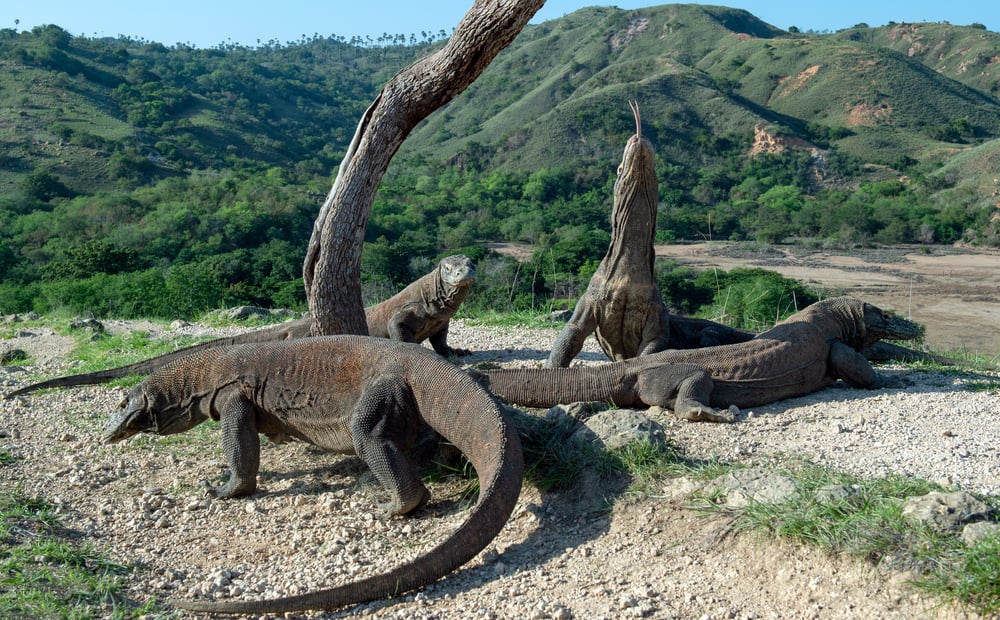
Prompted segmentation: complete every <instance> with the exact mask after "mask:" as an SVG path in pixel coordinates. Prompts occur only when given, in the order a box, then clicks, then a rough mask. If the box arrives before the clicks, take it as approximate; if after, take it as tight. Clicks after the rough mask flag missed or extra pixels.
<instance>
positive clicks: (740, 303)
mask: <svg viewBox="0 0 1000 620" xmlns="http://www.w3.org/2000/svg"><path fill="white" fill-rule="evenodd" d="M695 282H696V286H699V287H707V288H711V290H714V291H715V296H714V299H713V303H712V304H711V305H710V306H707V307H703V308H701V309H700V310H699V311H698V314H699V315H700V316H703V317H705V318H710V319H712V320H715V321H719V322H722V323H726V324H728V325H732V326H734V327H739V328H741V329H750V330H756V331H763V330H766V329H768V328H770V327H771V326H772V325H774V324H775V323H776V322H778V321H780V320H782V319H784V318H786V317H788V316H789V315H791V314H794V313H795V312H798V311H799V310H801V309H803V308H805V307H806V306H808V305H809V304H811V303H813V302H815V301H817V300H818V299H819V297H818V296H817V295H816V294H815V293H814V292H812V291H810V290H808V289H806V288H805V287H804V286H803V285H802V284H800V283H798V282H796V281H795V280H792V279H789V278H785V277H784V276H782V275H781V274H779V273H777V272H774V271H768V270H765V269H758V268H739V269H733V270H732V271H729V272H725V271H718V270H711V271H704V272H702V273H701V274H699V275H698V276H697V278H695Z"/></svg>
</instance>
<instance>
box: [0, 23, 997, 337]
mask: <svg viewBox="0 0 1000 620" xmlns="http://www.w3.org/2000/svg"><path fill="white" fill-rule="evenodd" d="M734 34H739V35H740V36H733V35H734ZM443 36H444V33H437V34H429V33H421V35H420V36H419V37H417V36H415V35H410V36H403V35H385V36H383V37H381V38H379V40H377V41H362V40H358V39H351V40H348V39H346V38H345V37H339V36H330V37H321V36H319V35H315V36H313V37H311V38H306V37H303V39H302V40H300V41H294V42H287V43H279V42H276V41H270V42H267V43H260V44H258V45H257V46H255V47H252V48H247V47H241V46H233V45H220V46H219V47H217V48H212V49H196V48H192V47H190V46H187V45H183V44H177V45H174V46H172V47H166V46H164V45H162V44H160V43H155V42H148V41H137V40H134V39H129V38H117V39H89V38H85V37H74V36H71V35H70V34H69V33H68V32H66V31H65V30H63V29H62V28H60V27H58V26H54V25H53V26H44V27H38V28H35V29H33V30H31V31H27V32H16V31H14V30H10V29H5V30H0V104H2V105H0V141H2V142H3V149H2V151H0V189H2V190H3V191H2V192H0V313H12V312H24V311H28V310H37V311H42V312H46V311H52V310H56V309H69V310H72V311H75V312H79V311H85V310H90V311H92V312H94V313H95V314H98V315H116V316H160V317H176V316H191V315H195V314H197V313H200V312H203V311H205V310H207V309H210V308H215V307H219V306H225V305H233V304H238V303H254V304H260V305H277V306H286V307H301V305H302V304H303V302H304V296H303V291H302V283H301V278H300V272H301V264H302V259H303V256H304V252H305V247H306V243H307V241H308V238H309V235H310V233H311V227H312V220H313V218H314V217H315V214H316V212H317V210H318V207H319V204H320V203H321V201H322V197H323V195H324V194H325V193H326V192H327V191H328V189H329V184H330V179H331V174H332V173H333V172H334V170H335V168H336V165H337V163H338V161H339V159H340V157H341V154H342V151H343V149H344V148H345V146H346V144H347V142H348V141H349V138H350V135H351V133H352V132H353V128H354V125H355V123H356V122H357V119H358V118H359V117H360V114H361V112H362V111H363V110H364V108H365V107H366V106H367V104H368V103H369V102H370V101H371V99H372V97H373V96H374V94H375V93H376V92H377V89H378V87H379V86H380V85H381V84H382V83H384V81H385V80H386V79H388V77H389V76H391V75H392V73H393V72H395V71H396V70H398V69H399V68H400V67H402V66H405V65H406V64H407V63H409V62H411V61H412V60H414V59H415V58H417V57H419V56H422V55H424V54H426V53H428V52H429V51H431V50H433V49H435V47H436V46H438V45H440V40H441V38H442V37H443ZM904 42H907V43H908V44H909V45H910V47H909V48H906V49H909V50H911V51H910V53H901V51H900V50H901V49H903V48H901V45H903V43H904ZM932 44H933V45H936V47H934V49H935V50H938V52H935V53H934V54H930V53H924V52H925V50H926V49H927V48H928V47H929V46H932ZM912 50H917V53H913V52H912ZM998 50H1000V35H997V34H996V33H991V32H989V31H986V30H984V29H983V28H982V27H981V26H978V25H973V26H967V27H963V26H951V25H942V24H922V25H913V24H889V25H887V26H883V27H880V28H869V27H867V26H865V25H863V24H862V25H859V26H857V27H855V28H852V29H849V30H846V31H842V32H838V33H832V34H815V33H809V34H803V33H789V32H784V31H781V30H779V29H776V28H773V27H771V26H769V25H767V24H764V23H763V22H760V21H759V20H757V19H756V18H754V17H753V16H752V15H750V14H748V13H746V12H744V11H739V10H733V9H723V8H720V7H705V6H696V5H668V6H664V7H656V8H651V9H644V10H641V11H621V10H618V9H611V8H602V9H584V10H581V11H578V12H576V13H573V14H571V15H568V16H566V17H565V18H562V19H559V20H554V21H551V22H547V23H545V24H541V25H537V26H531V27H529V28H527V29H526V30H525V32H524V33H523V34H522V36H521V37H519V39H518V40H517V41H516V42H515V44H514V45H513V46H512V47H511V48H510V49H509V50H507V51H506V52H504V53H503V54H502V55H501V56H500V57H499V58H498V59H497V61H496V62H495V63H494V65H493V66H491V67H490V69H489V70H487V72H486V73H485V74H484V75H483V76H482V78H481V79H480V80H478V81H477V82H476V83H475V84H473V86H472V87H471V88H470V89H469V90H468V91H466V93H464V94H463V95H461V96H460V97H459V98H458V99H456V101H454V102H453V103H452V104H450V105H448V106H446V107H445V108H444V109H442V110H440V111H439V112H438V113H436V114H434V115H432V117H431V118H429V119H428V120H427V121H425V122H424V123H423V124H421V126H420V127H418V128H417V130H416V131H415V132H414V134H413V136H411V138H410V139H409V140H408V141H407V142H406V144H405V145H404V148H403V149H402V150H401V151H400V153H399V154H398V155H397V157H396V159H395V160H394V163H393V166H392V168H391V169H390V171H389V174H388V175H387V176H386V178H385V180H384V183H383V186H382V188H381V190H380V193H379V195H378V197H377V199H376V203H375V205H374V207H373V211H372V218H371V223H370V226H369V229H368V231H367V240H366V247H365V252H364V257H363V266H362V268H363V278H364V280H365V284H366V287H365V290H366V292H367V294H368V295H369V297H370V299H368V300H366V301H374V300H375V299H377V298H380V297H384V296H386V295H388V294H390V293H391V292H393V291H394V290H395V289H397V288H398V287H399V286H401V285H402V284H404V283H406V282H408V281H410V280H412V279H413V278H415V277H417V276H419V275H422V274H423V273H426V272H427V271H428V270H429V269H430V267H431V266H432V265H433V264H434V262H435V261H436V259H437V258H438V257H439V256H441V255H443V254H448V253H455V252H459V251H462V252H466V253H468V254H470V255H472V256H473V257H474V258H475V259H477V260H478V261H479V267H480V273H481V278H480V282H479V284H478V285H477V287H476V292H475V294H474V295H473V297H472V298H471V299H470V300H469V302H467V303H468V304H469V305H470V306H471V307H478V308H480V309H499V310H505V309H528V308H544V307H549V306H550V305H551V300H552V299H553V298H555V299H557V300H562V299H572V298H573V297H575V296H576V295H577V294H578V293H579V290H580V287H581V286H583V285H584V284H585V283H586V281H587V279H588V278H589V276H590V274H591V273H592V272H593V270H594V268H596V265H597V262H598V261H599V260H600V258H601V257H602V256H603V253H604V251H605V249H606V247H607V241H608V230H609V228H608V217H607V214H608V209H609V206H610V200H611V194H612V186H613V181H614V174H615V167H616V166H617V163H618V160H619V158H620V154H621V149H622V147H623V146H624V144H625V141H626V140H627V138H628V136H629V135H631V134H632V133H633V132H634V123H633V121H632V119H631V116H630V112H629V111H628V108H627V106H626V105H625V103H624V102H625V100H626V99H627V98H635V99H637V100H638V101H639V102H640V107H641V109H642V113H643V132H644V134H645V135H646V136H647V137H649V138H650V140H651V141H652V142H653V144H654V145H655V147H656V150H657V172H658V175H659V179H660V200H661V205H660V213H659V221H658V230H657V239H658V240H659V241H660V242H672V241H677V240H693V239H736V240H744V239H747V240H755V241H758V242H761V243H781V242H786V241H790V240H795V239H798V238H809V239H813V240H817V242H819V243H826V244H836V245H841V246H846V247H851V246H856V245H859V244H872V243H880V244H897V243H925V244H931V243H955V242H965V243H973V244H989V245H997V244H1000V231H998V224H997V219H998V218H997V217H996V202H997V199H996V192H997V191H998V188H997V187H996V185H995V176H996V170H998V169H1000V141H998V140H997V137H998V136H1000V101H998V99H997V93H998V84H1000V68H998V67H1000V63H996V62H995V61H993V60H991V59H993V58H996V57H998V56H1000V52H998ZM970 69H975V70H974V71H970ZM761 146H764V147H767V148H760V147H761ZM755 147H756V148H755ZM487 242H514V243H525V244H530V245H531V246H532V247H533V248H534V249H535V254H534V256H533V258H532V260H530V261H528V262H525V263H517V262H515V261H514V260H513V259H510V258H508V257H504V256H500V255H497V254H494V253H492V252H489V251H487V250H486V249H485V245H484V244H485V243H487ZM659 271H660V273H661V274H663V275H662V278H661V279H662V280H663V283H664V286H665V287H667V289H665V292H667V293H670V295H669V296H670V298H671V299H672V300H673V302H674V303H675V305H678V306H679V307H681V308H682V309H684V310H687V311H692V312H697V311H698V310H699V308H700V307H701V306H694V305H693V303H692V302H691V301H690V300H691V299H696V298H697V299H701V297H698V296H699V295H702V296H704V294H705V293H704V289H705V287H704V286H703V284H704V283H702V284H699V283H698V282H697V281H696V274H683V275H682V276H679V275H678V274H677V273H676V271H675V270H673V269H672V268H671V266H669V265H661V266H660V267H659ZM744 275H747V276H748V278H749V279H750V280H753V279H755V278H757V277H758V276H761V274H744ZM761 277H763V276H761ZM670 287H673V288H670ZM668 289H669V290H668ZM699 290H700V291H701V292H700V293H699ZM681 291H683V294H682V293H681ZM686 295H689V296H693V297H686ZM563 303H565V302H563ZM711 303H712V301H711V298H707V299H703V304H702V306H706V305H710V304H711ZM556 305H559V304H558V303H557V304H556ZM740 320H743V319H740ZM746 320H752V319H746Z"/></svg>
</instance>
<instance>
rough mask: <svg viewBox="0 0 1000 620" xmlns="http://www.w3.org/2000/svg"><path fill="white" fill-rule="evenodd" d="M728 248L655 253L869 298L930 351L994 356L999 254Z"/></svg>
mask: <svg viewBox="0 0 1000 620" xmlns="http://www.w3.org/2000/svg"><path fill="white" fill-rule="evenodd" d="M744 248H745V246H740V245H736V244H729V243H694V244H678V245H659V246H656V254H657V256H662V257H665V258H670V259H673V260H675V261H677V263H678V264H681V265H685V266H689V267H691V268H693V269H696V270H699V271H700V270H704V269H712V268H719V269H725V270H729V269H733V268H734V267H762V268H765V269H770V270H772V271H777V272H778V273H781V274H782V275H784V276H786V277H789V278H794V279H796V280H798V281H800V282H803V283H805V284H807V285H810V286H814V287H816V288H819V289H823V290H826V291H830V292H836V293H837V294H844V295H850V296H852V297H857V298H859V299H864V300H865V301H870V302H871V303H874V304H876V305H877V306H879V307H881V308H886V309H891V310H895V311H896V312H898V313H900V314H902V315H904V316H907V317H909V318H911V319H912V320H914V321H916V322H917V323H920V324H921V325H924V326H925V327H926V328H927V333H926V336H925V342H926V343H927V345H929V346H930V347H931V348H933V349H935V350H937V351H969V352H972V353H977V354H981V355H985V356H988V357H993V356H996V355H997V354H998V353H1000V251H996V250H985V249H976V250H971V249H958V248H944V247H934V248H927V247H921V246H903V247H895V248H884V249H861V250H857V251H856V252H852V253H850V254H847V253H834V252H820V251H814V252H809V251H803V250H798V249H796V248H793V247H776V246H768V247H767V248H766V249H764V250H763V251H758V252H748V251H746V250H745V249H744Z"/></svg>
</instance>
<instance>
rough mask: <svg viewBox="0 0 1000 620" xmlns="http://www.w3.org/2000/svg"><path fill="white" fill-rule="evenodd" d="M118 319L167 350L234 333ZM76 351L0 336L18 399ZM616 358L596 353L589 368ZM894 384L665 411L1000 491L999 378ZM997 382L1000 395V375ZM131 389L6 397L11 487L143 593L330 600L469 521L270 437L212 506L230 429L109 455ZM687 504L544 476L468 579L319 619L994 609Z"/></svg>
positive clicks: (117, 325)
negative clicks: (19, 389) (739, 530)
mask: <svg viewBox="0 0 1000 620" xmlns="http://www.w3.org/2000/svg"><path fill="white" fill-rule="evenodd" d="M106 325H107V327H108V328H109V329H111V330H112V331H121V330H127V329H147V330H150V329H151V330H154V331H156V332H157V333H160V332H162V335H164V336H170V335H173V334H175V333H203V334H221V333H223V332H232V331H235V330H209V329H207V328H204V327H200V326H191V325H188V326H184V327H180V328H178V329H175V330H165V329H164V328H162V327H158V326H154V325H151V324H135V323H124V322H109V323H107V324H106ZM556 333H557V331H556V330H555V329H547V330H537V329H532V330H528V329H523V328H494V327H488V328H487V327H471V326H468V325H466V324H465V323H464V322H463V321H457V322H454V323H453V325H452V329H451V336H450V341H451V342H452V344H453V345H455V346H459V347H464V348H469V349H473V350H474V351H476V353H474V354H473V355H472V356H470V357H469V358H465V359H463V360H462V363H463V364H472V363H476V362H497V363H501V364H504V365H534V364H539V363H541V361H543V360H544V359H545V357H546V356H547V353H548V347H549V346H550V344H551V343H552V341H553V340H554V338H555V336H556ZM71 345H72V343H71V342H70V341H68V340H67V339H65V338H62V337H59V336H56V335H54V334H52V333H47V332H45V330H30V329H27V330H24V332H23V333H21V334H19V335H18V337H17V338H15V339H13V340H10V341H6V342H0V347H2V346H11V347H17V348H21V349H24V350H26V351H28V352H29V353H30V354H31V355H32V356H33V357H34V359H35V360H36V363H35V364H34V365H33V366H32V367H27V368H23V369H19V368H10V367H4V368H0V392H2V391H6V390H8V389H11V388H13V387H16V386H19V385H22V384H24V383H27V382H28V381H29V380H31V379H33V378H36V377H37V375H36V373H40V374H44V375H46V376H48V375H52V374H62V373H70V372H72V368H70V366H69V365H68V364H67V362H66V361H65V355H66V353H67V351H68V350H69V348H70V347H71ZM602 361H604V357H603V355H602V354H600V353H599V352H598V350H597V348H596V343H594V342H593V340H592V339H591V340H589V341H588V344H587V348H586V349H585V351H584V352H583V354H582V355H581V357H580V363H598V362H602ZM884 370H885V372H888V373H892V374H897V375H901V376H904V377H905V378H906V379H908V380H909V381H911V382H912V385H910V386H909V387H907V388H905V389H892V390H877V391H871V392H869V391H863V390H855V389H851V388H847V387H844V386H841V385H839V384H838V385H835V386H833V387H831V388H828V389H826V390H824V391H822V392H819V393H817V394H814V395H811V396H807V397H803V398H797V399H791V400H786V401H782V402H780V403H776V404H773V405H768V406H766V407H757V408H754V409H752V410H745V411H743V412H742V413H741V415H740V417H739V420H738V422H737V423H736V424H733V425H718V424H694V423H687V422H681V421H678V420H674V419H673V418H672V416H671V415H670V414H669V412H665V411H659V410H650V411H649V412H648V414H649V415H650V416H651V417H654V418H655V419H657V420H658V421H659V422H660V423H662V424H663V425H664V426H665V428H666V430H667V434H668V436H669V437H670V438H671V440H672V441H673V442H674V443H675V444H676V445H678V446H681V447H682V448H683V449H684V451H685V453H686V454H687V455H688V456H689V457H692V458H705V459H708V458H714V457H718V458H721V459H723V460H726V461H753V462H758V463H759V462H762V461H767V460H768V457H769V456H775V457H786V456H801V457H804V458H807V459H810V460H812V461H815V462H817V463H820V464H824V465H829V466H831V467H834V468H838V469H843V470H847V471H850V472H852V473H856V474H861V475H866V476H867V475H871V476H880V475H884V474H887V473H892V472H895V473H900V474H905V475H909V476H916V477H921V478H926V479H929V480H933V481H937V482H942V483H945V484H949V485H955V486H957V487H960V488H962V489H965V490H969V491H973V492H977V493H986V494H992V495H996V494H997V493H1000V459H998V447H1000V398H998V394H997V391H996V390H995V389H994V390H991V391H969V390H968V389H967V387H966V385H967V384H968V383H969V382H975V381H982V380H983V379H984V377H982V376H972V375H952V374H942V373H936V372H923V371H911V370H905V369H900V368H892V367H888V368H886V369H884ZM985 379H986V380H988V381H992V382H993V383H994V384H995V382H996V381H997V376H996V374H992V375H990V376H987V377H985ZM123 393H124V390H123V389H122V388H105V387H101V386H96V387H82V388H75V389H68V390H62V391H55V392H50V393H46V394H39V395H32V396H28V397H24V398H17V399H13V400H10V401H0V446H2V448H3V449H4V450H6V451H8V452H9V453H11V454H12V455H13V456H15V457H16V458H17V460H16V462H15V463H14V464H13V465H8V466H6V467H2V468H0V488H2V489H3V490H5V491H9V490H11V489H13V488H15V487H17V488H20V489H21V490H22V491H23V492H26V493H29V494H37V495H40V496H42V497H45V498H48V499H49V500H50V501H53V502H55V503H56V504H57V505H58V506H59V507H60V511H61V512H62V513H63V519H64V523H65V524H66V525H68V526H69V527H70V528H72V529H74V530H76V531H77V532H79V533H80V536H81V538H82V539H83V541H84V542H87V543H90V544H93V545H95V546H97V547H98V548H100V549H102V550H104V551H105V552H107V553H108V554H109V555H110V556H111V557H112V558H113V559H115V560H117V561H120V562H123V563H128V564H132V565H136V566H137V570H136V571H134V572H133V573H132V574H131V575H130V576H129V577H128V584H129V585H128V588H129V596H130V597H132V598H134V599H135V600H136V601H139V602H142V601H146V600H148V599H149V598H150V597H151V596H161V597H162V596H221V597H241V598H245V597H253V596H267V597H270V596H278V595H282V594H291V593H297V592H304V591H308V590H312V589H317V588H320V587H324V586H327V585H330V584H333V583H335V582H343V581H347V580H350V579H352V578H355V577H357V576H359V575H365V574H370V573H372V572H374V571H378V570H382V569H384V568H385V567H387V566H390V565H395V564H397V563H399V562H402V561H405V560H406V559H407V558H409V557H413V556H414V555H416V554H419V553H421V552H422V550H423V549H426V548H428V547H430V546H432V545H433V544H434V543H435V542H436V541H438V540H440V539H441V538H443V537H444V536H445V535H446V534H447V533H448V532H449V531H451V530H452V529H454V527H455V526H456V525H457V524H458V523H459V522H460V521H461V520H462V519H463V517H464V512H463V510H462V505H461V502H460V501H459V498H458V495H459V493H460V492H461V490H462V486H463V485H462V483H461V482H455V481H449V480H446V481H442V482H435V483H432V484H431V485H429V486H430V487H431V492H432V494H433V496H434V499H433V500H432V503H431V504H430V505H429V507H428V508H426V509H425V510H423V511H422V512H421V513H420V514H419V515H417V516H415V517H411V518H406V519H393V520H388V521H382V520H378V519H376V518H375V517H374V515H373V510H374V503H375V501H376V499H377V493H378V489H377V487H376V485H375V484H374V482H373V481H372V479H371V477H370V475H368V474H367V473H366V472H365V470H364V468H363V466H361V465H360V463H359V462H358V461H357V460H356V459H353V458H347V457H341V456H337V455H331V454H326V453H323V452H320V451H318V450H315V449H313V448H311V447H309V446H305V445H302V444H286V445H280V446H276V445H270V444H266V443H265V446H264V448H263V450H262V472H261V485H260V486H261V491H259V492H258V493H257V494H255V495H254V496H253V497H251V498H249V499H244V500H233V501H219V500H215V499H211V498H208V497H206V495H205V494H204V490H203V487H204V484H206V483H207V482H208V481H213V482H217V481H218V479H219V477H220V475H221V474H222V473H223V472H224V471H225V465H224V461H223V457H222V453H221V449H220V447H219V445H218V437H217V434H216V432H215V431H212V430H209V429H206V430H204V431H202V430H200V429H196V430H194V431H191V432H190V433H188V434H186V435H182V436H177V437H176V438H153V437H145V436H140V437H137V438H134V439H132V440H130V441H128V442H125V443H123V444H116V445H112V446H103V445H100V444H99V443H98V437H99V435H100V432H101V431H102V430H103V427H104V424H105V421H106V419H107V416H108V414H109V413H110V412H111V411H112V410H113V408H114V407H115V405H117V403H118V401H119V400H120V399H121V397H122V395H123ZM671 484H673V483H671ZM677 491H678V489H676V488H672V487H671V486H670V485H668V486H667V487H665V488H664V490H663V494H662V497H658V498H644V499H636V498H633V497H629V496H625V495H622V494H621V490H620V489H613V488H607V487H606V486H602V485H596V484H595V485H582V487H581V488H580V489H578V490H575V491H573V492H568V493H562V494H548V493H540V492H539V491H538V490H537V489H536V488H534V487H532V486H531V485H529V484H526V485H525V486H524V489H523V491H522V494H521V498H520V500H519V503H518V506H517V508H516V509H515V512H514V514H513V516H512V517H511V519H510V522H509V523H508V525H507V527H506V528H505V529H504V531H503V532H502V533H501V535H500V536H499V537H498V538H497V539H496V540H495V541H494V542H493V543H492V544H491V545H490V546H489V547H488V549H487V550H486V551H485V552H484V553H482V554H480V556H479V557H477V559H475V560H474V561H473V562H471V563H470V564H468V565H467V566H466V567H463V568H462V569H460V570H459V571H456V572H455V573H454V574H452V575H450V576H449V577H448V578H446V579H444V580H442V581H440V582H438V583H437V584H434V585H433V586H428V587H427V588H425V589H424V590H421V591H420V592H417V593H415V594H410V595H407V596H405V597H404V598H403V599H402V600H400V601H395V602H392V603H386V602H379V603H371V604H366V605H360V606H357V607H354V608H351V609H347V610H341V611H340V612H335V613H315V614H311V615H309V617H323V618H335V617H355V616H358V617H379V618H528V619H534V618H539V619H541V618H588V619H590V618H593V619H599V618H621V617H647V618H699V619H705V620H709V619H724V618H740V619H744V618H745V619H751V618H967V617H975V616H971V615H968V614H966V613H964V612H963V611H962V610H959V609H954V608H951V607H945V606H941V605H940V604H939V603H938V602H937V601H935V600H933V599H930V598H927V597H924V596H922V595H919V594H916V593H915V592H914V591H913V590H912V589H910V588H909V587H908V586H907V585H906V582H907V580H908V579H909V578H911V577H912V575H907V574H902V573H893V572H889V571H886V570H882V569H878V568H876V567H872V566H870V565H866V564H864V563H862V562H860V561H859V560H853V559H849V558H840V557H831V556H830V555H828V554H826V553H824V552H821V551H817V550H814V549H809V548H804V547H801V546H797V545H793V544H787V543H780V542H778V543H776V542H774V541H762V540H759V539H756V538H754V537H752V536H748V535H737V534H735V533H732V532H731V531H730V530H729V529H728V525H729V524H728V523H727V522H725V521H723V520H720V519H718V518H706V517H703V516H698V515H696V514H695V513H694V512H692V511H690V510H688V509H687V508H685V505H684V498H683V494H682V493H678V492H677ZM185 617H187V616H185Z"/></svg>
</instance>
